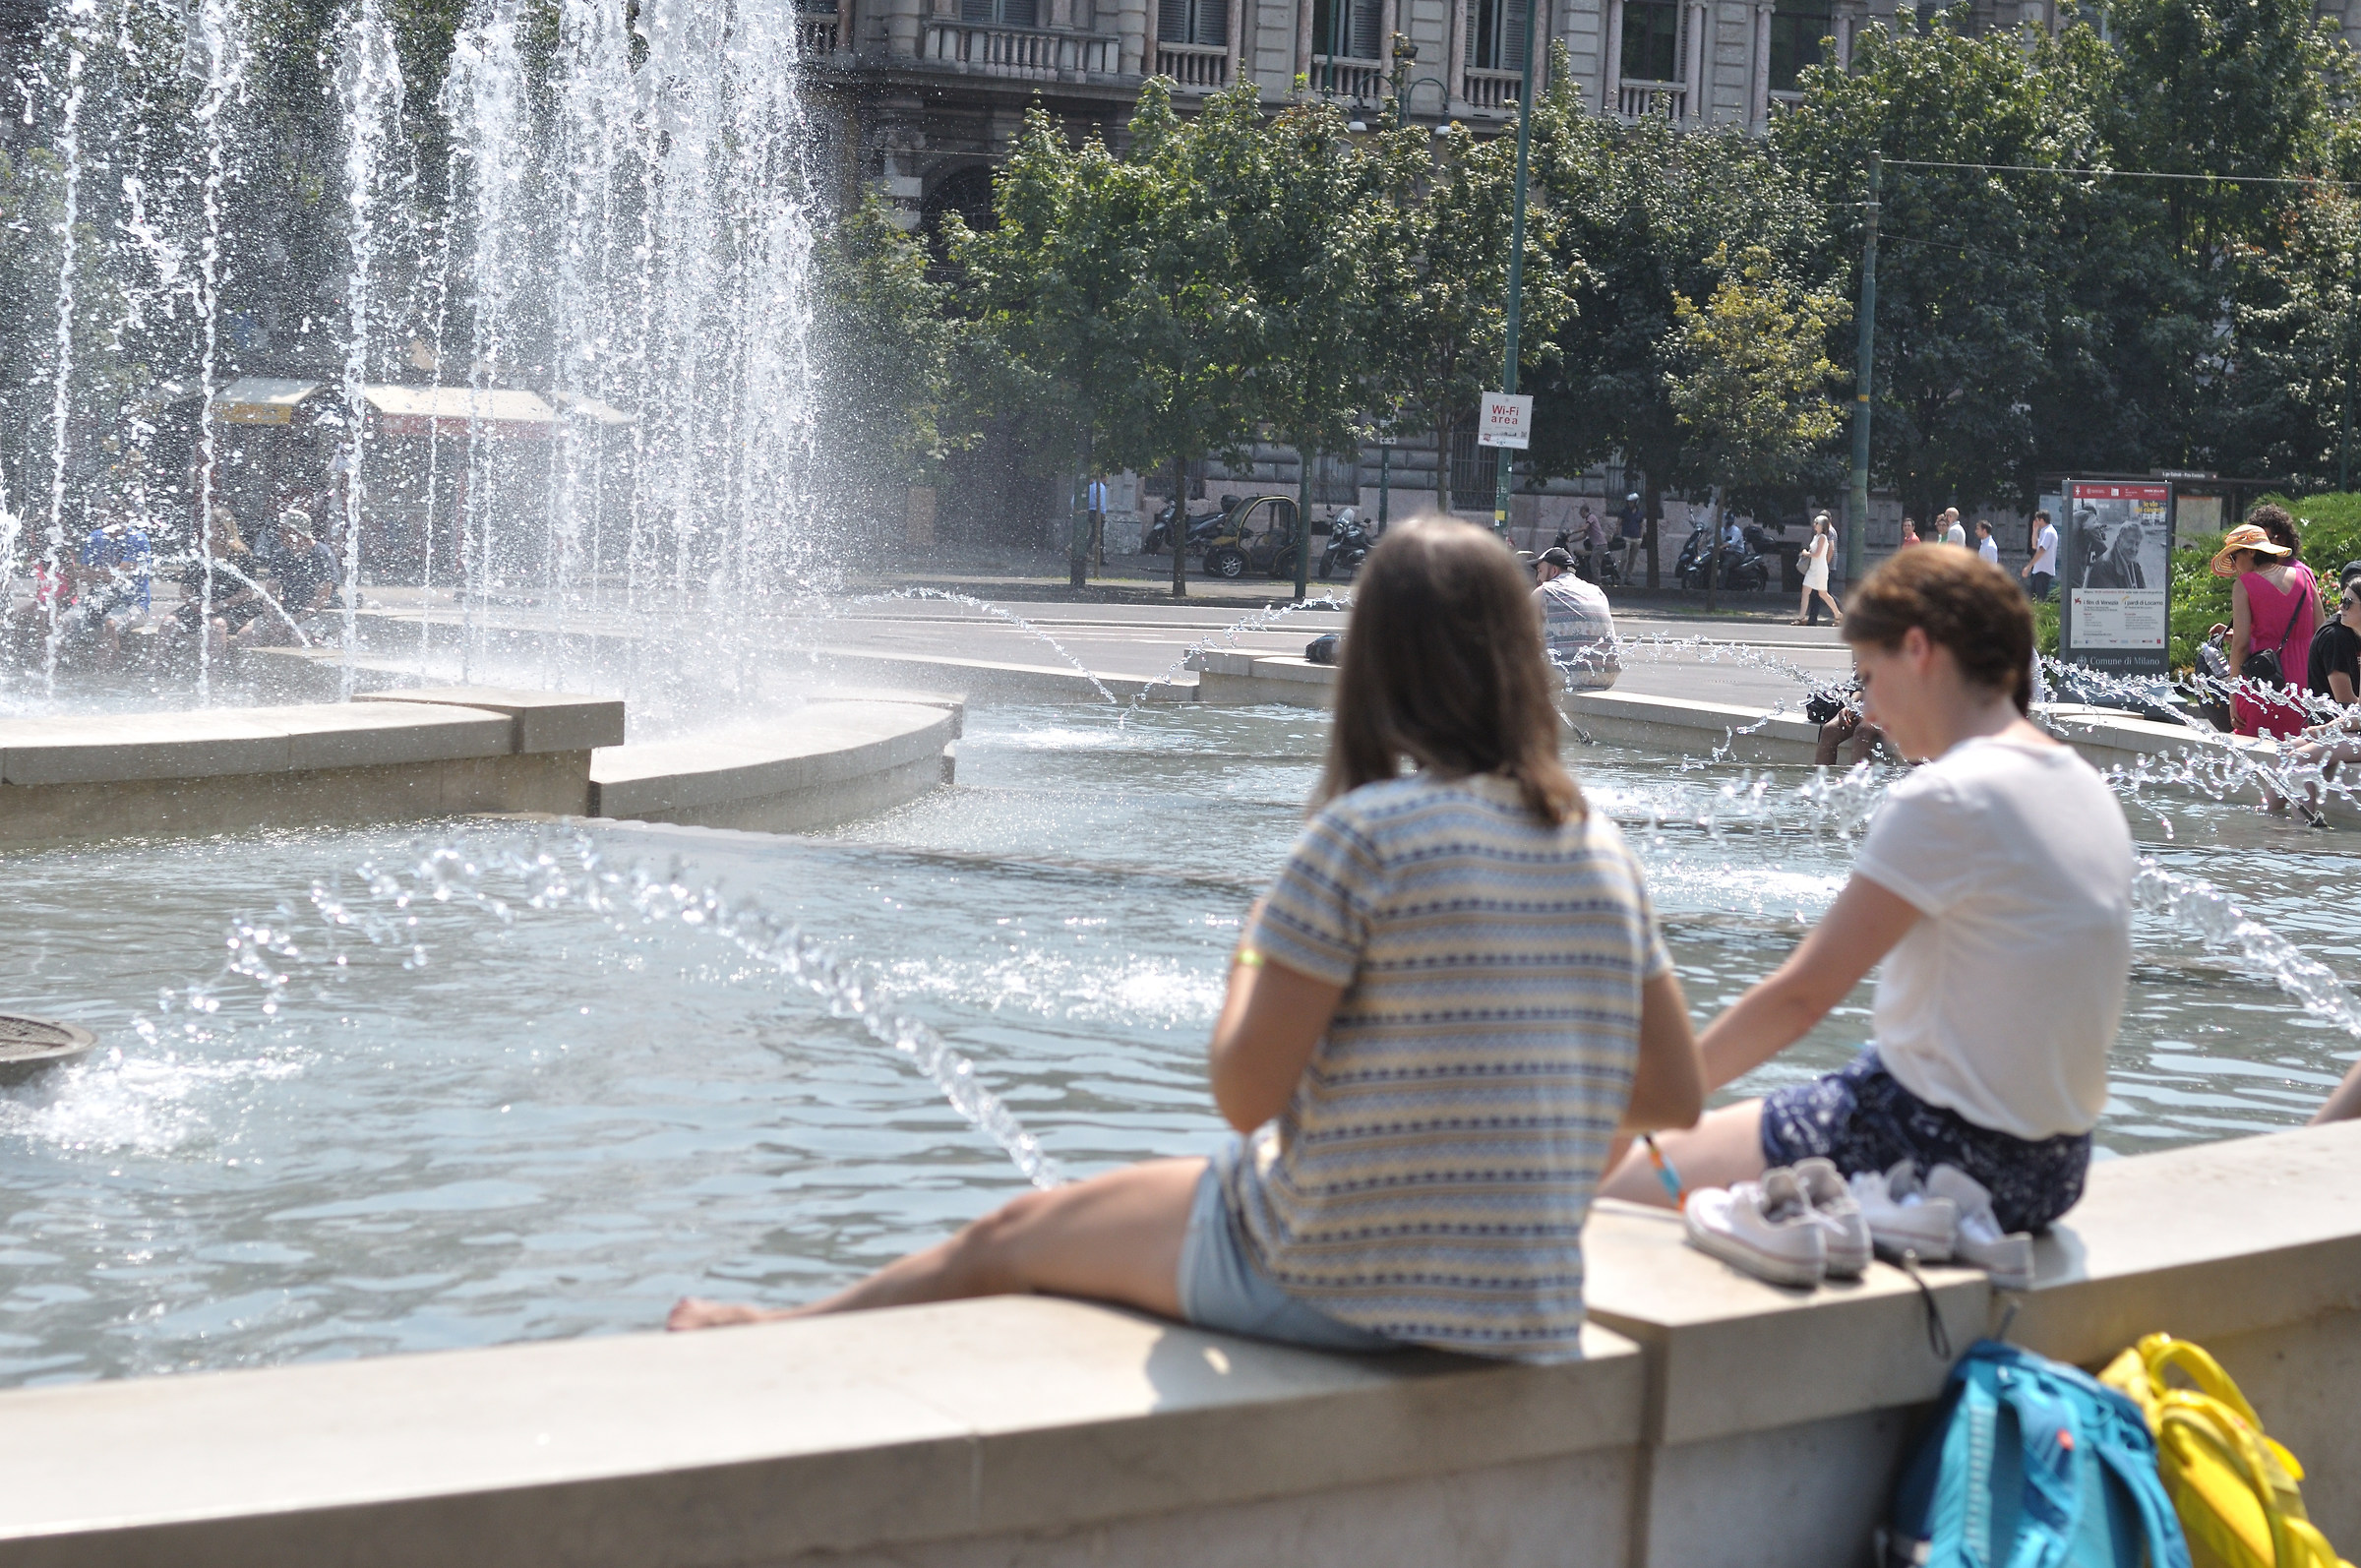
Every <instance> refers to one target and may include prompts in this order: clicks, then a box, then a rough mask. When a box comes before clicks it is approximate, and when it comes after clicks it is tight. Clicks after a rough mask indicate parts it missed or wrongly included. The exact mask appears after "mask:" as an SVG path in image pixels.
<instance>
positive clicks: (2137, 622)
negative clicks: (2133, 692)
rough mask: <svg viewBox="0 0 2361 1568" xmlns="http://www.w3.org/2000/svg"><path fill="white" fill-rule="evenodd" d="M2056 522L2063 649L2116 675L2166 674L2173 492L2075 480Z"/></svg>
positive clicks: (2079, 660) (2139, 485)
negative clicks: (2063, 513) (2168, 563)
mask: <svg viewBox="0 0 2361 1568" xmlns="http://www.w3.org/2000/svg"><path fill="white" fill-rule="evenodd" d="M2062 501H2063V510H2064V512H2065V515H2064V516H2062V517H2060V518H2059V519H2058V545H2059V551H2058V555H2059V560H2058V597H2059V599H2060V601H2061V605H2060V611H2061V614H2060V620H2059V627H2058V651H2059V653H2060V654H2061V655H2063V656H2064V657H2065V659H2066V660H2067V662H2069V663H2072V664H2080V665H2084V666H2086V667H2088V668H2089V669H2093V670H2104V671H2106V672H2108V673H2109V674H2112V675H2162V674H2164V673H2165V672H2166V669H2167V664H2166V658H2167V651H2166V650H2167V646H2168V644H2169V642H2170V640H2171V638H2170V631H2171V622H2170V613H2171V604H2170V599H2169V587H2170V579H2169V577H2168V576H2167V573H2166V563H2167V562H2169V561H2170V560H2171V558H2172V487H2171V486H2170V485H2167V484H2161V483H2155V484H2143V483H2141V482H2139V481H2137V480H2131V481H2123V480H2112V479H2070V480H2068V481H2067V482H2066V485H2065V495H2064V497H2063V498H2062Z"/></svg>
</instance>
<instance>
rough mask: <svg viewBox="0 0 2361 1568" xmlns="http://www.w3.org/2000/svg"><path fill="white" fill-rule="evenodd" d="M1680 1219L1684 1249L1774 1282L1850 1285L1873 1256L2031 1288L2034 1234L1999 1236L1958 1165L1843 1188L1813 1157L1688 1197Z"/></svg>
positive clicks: (1868, 1175)
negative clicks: (1959, 1267) (1948, 1266)
mask: <svg viewBox="0 0 2361 1568" xmlns="http://www.w3.org/2000/svg"><path fill="white" fill-rule="evenodd" d="M1682 1218H1683V1220H1684V1221H1685V1223H1686V1225H1687V1227H1688V1236H1689V1242H1690V1244H1691V1245H1693V1246H1695V1247H1697V1248H1698V1249H1699V1250H1700V1251H1703V1252H1709V1253H1711V1254H1712V1255H1714V1256H1715V1257H1718V1258H1721V1259H1722V1260H1723V1261H1724V1262H1726V1263H1731V1264H1734V1265H1736V1266H1737V1267H1738V1268H1741V1269H1743V1270H1745V1271H1746V1272H1747V1273H1749V1274H1751V1275H1753V1276H1755V1277H1756V1278H1757V1279H1761V1280H1768V1281H1770V1282H1771V1283H1772V1284H1774V1285H1801V1286H1812V1285H1818V1284H1819V1283H1820V1282H1821V1281H1822V1280H1827V1279H1839V1280H1849V1279H1857V1278H1859V1277H1860V1275H1861V1273H1862V1272H1863V1271H1864V1270H1866V1269H1867V1268H1868V1267H1869V1260H1870V1257H1871V1256H1872V1254H1873V1253H1874V1252H1884V1253H1887V1254H1888V1255H1890V1256H1895V1257H1900V1256H1902V1255H1903V1254H1905V1253H1914V1254H1916V1256H1917V1257H1918V1259H1919V1260H1920V1261H1921V1262H1926V1263H1947V1262H1950V1261H1951V1260H1952V1259H1954V1258H1958V1259H1960V1260H1961V1261H1963V1262H1967V1263H1970V1264H1973V1265H1974V1266H1976V1267H1977V1268H1981V1269H1985V1270H1988V1271H1989V1272H1990V1273H1991V1275H1992V1283H1993V1284H1995V1285H1997V1286H2000V1287H2002V1288H2004V1289H2007V1290H2019V1291H2021V1290H2024V1289H2026V1288H2027V1287H2028V1286H2029V1285H2031V1284H2032V1282H2033V1240H2032V1237H2031V1236H2027V1235H2026V1234H2025V1233H2023V1232H2021V1231H2020V1232H2015V1233H2004V1232H2003V1231H2002V1230H2001V1229H2000V1226H1999V1224H1998V1222H1996V1221H1995V1220H1994V1219H1993V1217H1992V1195H1991V1194H1990V1193H1989V1192H1987V1191H1985V1190H1984V1188H1983V1186H1982V1185H1981V1184H1980V1183H1978V1182H1977V1181H1976V1179H1975V1178H1974V1177H1973V1176H1969V1175H1968V1174H1967V1172H1965V1171H1962V1170H1960V1169H1959V1168H1958V1167H1957V1166H1950V1165H1938V1166H1936V1167H1935V1168H1934V1170H1933V1171H1932V1172H1931V1173H1930V1174H1929V1175H1928V1176H1927V1179H1926V1181H1925V1182H1924V1183H1923V1184H1921V1183H1920V1181H1919V1180H1918V1168H1917V1166H1916V1164H1915V1163H1914V1162H1912V1161H1908V1160H1905V1161H1903V1162H1901V1163H1900V1164H1899V1165H1897V1166H1895V1167H1894V1169H1893V1170H1891V1171H1888V1172H1885V1173H1883V1174H1880V1173H1877V1172H1874V1171H1870V1172H1863V1173H1862V1174H1860V1175H1859V1176H1854V1177H1853V1178H1852V1179H1851V1180H1850V1181H1849V1182H1848V1181H1846V1179H1845V1178H1844V1177H1843V1176H1839V1175H1838V1174H1837V1168H1836V1166H1835V1165H1834V1164H1833V1163H1832V1162H1830V1161H1828V1160H1825V1159H1822V1158H1819V1157H1817V1156H1815V1157H1814V1158H1812V1159H1808V1160H1798V1161H1796V1162H1795V1164H1794V1165H1792V1166H1777V1167H1774V1168H1773V1169H1771V1170H1769V1171H1766V1172H1764V1173H1763V1176H1762V1179H1761V1180H1759V1181H1740V1182H1738V1183H1737V1184H1736V1185H1735V1186H1731V1187H1726V1188H1725V1187H1707V1188H1705V1189H1703V1190H1702V1191H1698V1192H1695V1193H1692V1194H1690V1197H1689V1201H1688V1203H1687V1204H1686V1205H1685V1206H1684V1207H1683V1209H1682Z"/></svg>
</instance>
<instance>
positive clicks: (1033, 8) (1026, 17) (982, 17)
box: [959, 0, 1041, 28]
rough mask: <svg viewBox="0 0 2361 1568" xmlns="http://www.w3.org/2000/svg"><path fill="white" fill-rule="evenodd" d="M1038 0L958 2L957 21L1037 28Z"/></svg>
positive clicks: (1004, 26) (976, 0) (1039, 10)
mask: <svg viewBox="0 0 2361 1568" xmlns="http://www.w3.org/2000/svg"><path fill="white" fill-rule="evenodd" d="M1040 15H1041V6H1040V0H959V20H960V21H962V22H989V23H993V24H996V25H997V26H999V27H1003V28H1031V27H1037V26H1039V25H1040V24H1039V18H1040Z"/></svg>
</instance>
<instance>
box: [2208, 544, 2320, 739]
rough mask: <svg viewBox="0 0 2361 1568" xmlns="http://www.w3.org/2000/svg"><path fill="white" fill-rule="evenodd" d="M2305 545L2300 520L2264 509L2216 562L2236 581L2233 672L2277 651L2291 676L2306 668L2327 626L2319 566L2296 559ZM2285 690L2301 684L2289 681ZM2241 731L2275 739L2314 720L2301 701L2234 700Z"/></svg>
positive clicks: (2232, 602)
mask: <svg viewBox="0 0 2361 1568" xmlns="http://www.w3.org/2000/svg"><path fill="white" fill-rule="evenodd" d="M2300 545H2301V541H2299V540H2298V539H2297V537H2296V532H2295V519H2294V518H2292V517H2290V516H2288V515H2287V513H2286V511H2285V510H2284V509H2283V508H2279V507H2270V506H2263V507H2257V508H2256V509H2255V510H2254V511H2252V512H2250V513H2247V516H2246V521H2244V522H2243V523H2240V524H2239V525H2238V526H2237V527H2235V528H2232V529H2231V530H2230V531H2229V533H2228V535H2227V536H2226V537H2224V538H2223V540H2222V541H2221V549H2220V550H2219V551H2218V552H2216V553H2215V555H2214V557H2213V574H2214V575H2215V576H2217V577H2229V578H2232V579H2233V580H2232V582H2231V583H2230V669H2231V671H2232V672H2233V673H2237V674H2243V673H2244V672H2245V669H2246V661H2247V658H2248V657H2249V656H2250V655H2252V654H2256V653H2266V652H2268V653H2275V654H2277V655H2278V659H2279V669H2280V670H2281V672H2282V673H2283V674H2284V672H2288V671H2290V670H2294V669H2298V668H2300V665H2298V664H2297V662H2296V661H2298V660H2300V659H2302V658H2303V657H2304V655H2305V653H2306V651H2307V650H2309V649H2310V648H2311V646H2312V633H2313V630H2314V629H2315V628H2316V627H2317V626H2318V625H2319V624H2320V584H2319V583H2318V582H2317V581H2315V580H2314V579H2313V576H2312V569H2311V568H2310V567H2307V566H2305V565H2304V564H2303V563H2302V562H2301V561H2298V560H2296V559H2295V557H2296V552H2297V550H2298V549H2299V548H2300ZM2280 684H2281V685H2296V686H2300V685H2301V678H2300V677H2298V678H2297V680H2295V681H2294V682H2288V681H2285V680H2284V679H2283V680H2282V681H2281V683H2280ZM2230 713H2231V718H2232V722H2233V727H2234V728H2235V729H2236V731H2237V733H2239V734H2240V735H2268V736H2271V737H2274V738H2277V737H2284V736H2291V735H2297V734H2300V733H2301V732H2302V731H2303V728H2304V726H2305V724H2307V723H2308V722H2310V718H2309V715H2307V714H2306V713H2305V711H2304V705H2303V703H2302V702H2301V701H2299V700H2295V699H2291V698H2286V697H2280V698H2271V697H2265V696H2255V695H2249V694H2246V693H2244V692H2241V693H2239V694H2237V695H2235V696H2234V697H2232V698H2231V699H2230Z"/></svg>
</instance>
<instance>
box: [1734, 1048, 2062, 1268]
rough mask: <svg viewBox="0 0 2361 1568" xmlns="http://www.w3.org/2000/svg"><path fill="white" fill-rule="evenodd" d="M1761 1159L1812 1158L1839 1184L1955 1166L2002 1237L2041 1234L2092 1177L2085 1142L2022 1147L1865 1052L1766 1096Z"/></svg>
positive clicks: (2059, 1140) (2049, 1141)
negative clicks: (1977, 1187)
mask: <svg viewBox="0 0 2361 1568" xmlns="http://www.w3.org/2000/svg"><path fill="white" fill-rule="evenodd" d="M1762 1143H1763V1159H1764V1161H1765V1162H1766V1163H1767V1164H1770V1165H1775V1166H1778V1165H1793V1164H1794V1163H1795V1162H1796V1161H1798V1160H1802V1159H1807V1158H1809V1157H1810V1156H1812V1155H1815V1154H1817V1155H1824V1156H1826V1157H1827V1158H1828V1159H1830V1160H1833V1161H1835V1162H1836V1166H1837V1169H1838V1170H1839V1171H1840V1172H1842V1173H1844V1174H1845V1175H1846V1176H1855V1175H1858V1174H1859V1173H1861V1172H1863V1171H1887V1170H1891V1169H1892V1168H1893V1167H1894V1166H1895V1165H1897V1164H1898V1163H1900V1162H1901V1161H1903V1160H1905V1159H1910V1160H1915V1161H1917V1162H1918V1165H1919V1167H1920V1174H1921V1175H1924V1174H1925V1170H1926V1168H1928V1167H1932V1166H1936V1165H1956V1166H1958V1167H1959V1168H1960V1169H1961V1170H1963V1171H1965V1172H1967V1174H1968V1175H1969V1176H1973V1177H1975V1179H1976V1180H1977V1181H1979V1182H1981V1183H1982V1184H1983V1187H1984V1190H1986V1191H1987V1192H1989V1193H1991V1194H1992V1217H1993V1218H1994V1219H1996V1220H1998V1221H1999V1222H2000V1226H2001V1229H2002V1230H2004V1231H2038V1230H2041V1229H2042V1228H2043V1227H2045V1226H2047V1225H2048V1224H2049V1222H2050V1221H2052V1220H2054V1219H2056V1218H2057V1217H2058V1216H2059V1215H2061V1214H2064V1213H2065V1212H2066V1211H2067V1210H2068V1209H2071V1208H2073V1207H2074V1206H2075V1204H2076V1203H2077V1202H2079V1201H2080V1200H2081V1198H2082V1195H2083V1176H2084V1173H2086V1172H2088V1171H2089V1169H2090V1134H2089V1133H2088V1132H2064V1133H2060V1134H2059V1135H2058V1136H2056V1137H2054V1138H2042V1139H2039V1140H2038V1141H2033V1142H2028V1141H2027V1140H2026V1139H2024V1138H2017V1137H2011V1136H2010V1135H2009V1134H2008V1133H2005V1132H1995V1131H1993V1130H1992V1129H1991V1128H1990V1127H1981V1126H1977V1125H1976V1124H1975V1123H1974V1122H1972V1121H1970V1120H1968V1119H1967V1117H1966V1116H1961V1115H1960V1114H1959V1113H1958V1112H1957V1111H1953V1110H1951V1109H1949V1108H1948V1107H1945V1106H1935V1105H1929V1104H1927V1103H1926V1102H1925V1101H1923V1100H1921V1099H1919V1098H1918V1097H1917V1096H1916V1095H1914V1094H1912V1093H1910V1091H1909V1090H1907V1089H1905V1088H1904V1087H1903V1086H1902V1085H1901V1084H1900V1083H1898V1082H1896V1081H1895V1078H1894V1075H1893V1074H1892V1073H1890V1072H1888V1071H1886V1067H1885V1063H1884V1062H1882V1061H1880V1060H1878V1057H1877V1048H1876V1047H1875V1046H1871V1047H1870V1048H1869V1049H1868V1050H1866V1051H1864V1052H1862V1053H1861V1054H1860V1055H1857V1056H1855V1057H1853V1059H1852V1060H1851V1061H1850V1062H1849V1063H1847V1064H1846V1066H1845V1067H1844V1068H1843V1070H1841V1071H1838V1072H1832V1073H1830V1074H1828V1075H1827V1076H1826V1077H1822V1078H1815V1079H1813V1080H1812V1081H1811V1082H1810V1083H1797V1084H1789V1085H1788V1086H1787V1087H1786V1088H1785V1089H1775V1090H1773V1091H1772V1092H1771V1093H1770V1094H1768V1095H1766V1096H1764V1097H1763V1126H1762Z"/></svg>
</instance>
